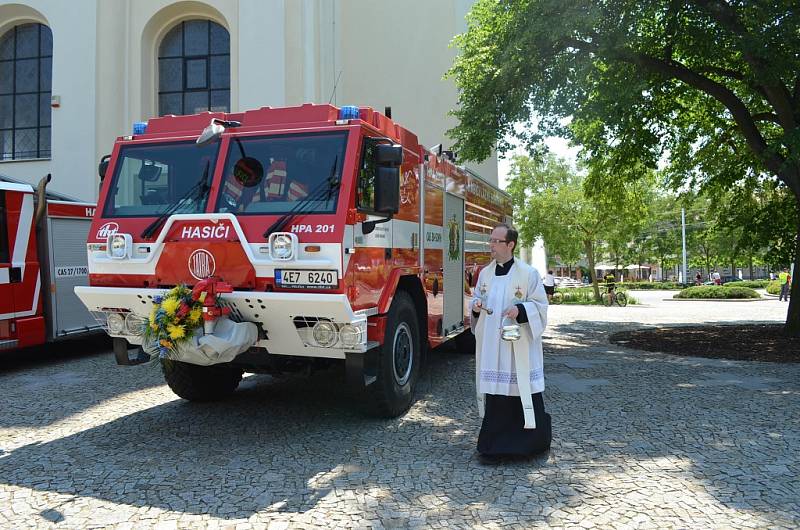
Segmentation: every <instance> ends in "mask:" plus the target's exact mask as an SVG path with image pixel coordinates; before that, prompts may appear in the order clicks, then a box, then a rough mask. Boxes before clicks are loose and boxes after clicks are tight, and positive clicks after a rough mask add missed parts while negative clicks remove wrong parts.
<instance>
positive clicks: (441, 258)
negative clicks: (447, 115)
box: [75, 104, 511, 416]
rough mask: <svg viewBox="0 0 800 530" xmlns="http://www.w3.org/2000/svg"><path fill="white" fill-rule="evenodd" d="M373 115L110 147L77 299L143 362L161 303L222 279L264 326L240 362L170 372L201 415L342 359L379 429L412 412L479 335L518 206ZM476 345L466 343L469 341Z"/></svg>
mask: <svg viewBox="0 0 800 530" xmlns="http://www.w3.org/2000/svg"><path fill="white" fill-rule="evenodd" d="M451 158H452V157H448V154H447V153H444V152H441V150H438V151H436V152H432V151H430V150H428V149H426V148H424V147H423V146H421V145H420V144H419V142H418V140H417V137H416V136H415V135H414V134H413V133H412V132H410V131H408V130H406V129H404V128H403V127H401V126H399V125H398V124H396V123H395V122H394V121H393V120H391V119H390V118H388V117H387V116H385V115H384V114H381V113H379V112H376V111H374V110H373V109H371V108H369V107H361V108H358V107H342V108H337V107H335V106H332V105H312V104H306V105H302V106H298V107H287V108H270V107H263V108H260V109H256V110H251V111H247V112H242V113H228V114H224V113H202V114H197V115H192V116H164V117H160V118H154V119H151V120H149V122H147V123H146V124H144V123H143V124H140V125H137V128H136V130H135V132H134V134H133V135H131V136H125V137H120V138H118V139H117V141H116V143H115V145H114V149H113V152H112V154H111V156H110V159H108V161H107V165H106V164H105V163H104V164H101V172H102V173H103V174H104V175H105V178H104V180H103V184H102V188H101V192H100V200H99V204H98V208H97V213H96V215H95V217H94V220H93V224H92V227H91V230H90V231H89V238H88V242H87V255H88V264H89V265H88V266H89V285H88V286H83V287H77V288H76V289H75V292H76V294H77V295H78V296H79V297H80V299H81V300H82V301H83V302H84V304H86V307H87V308H88V309H89V310H90V311H92V312H93V314H94V315H95V316H96V318H97V320H98V322H100V323H101V324H102V325H103V326H104V327H105V329H106V330H107V332H108V333H109V334H110V335H111V336H112V337H114V342H115V354H116V358H117V362H118V363H120V364H137V363H139V362H143V361H145V360H147V359H149V356H147V355H145V354H144V353H143V352H141V351H139V350H138V349H137V347H138V346H140V345H141V344H142V330H143V327H144V325H145V322H146V319H147V315H148V314H149V313H150V310H151V308H152V304H153V299H154V297H156V296H157V295H159V294H161V293H163V292H164V291H165V290H166V289H169V288H171V287H173V286H175V285H177V284H187V285H189V286H190V287H191V286H192V285H194V284H196V283H197V282H198V281H201V280H204V279H206V278H209V277H218V278H221V279H223V280H224V281H225V282H226V283H227V284H229V285H231V286H232V287H233V292H231V293H227V294H224V295H223V296H222V298H221V300H222V302H221V303H222V304H223V305H224V306H226V307H228V308H229V309H230V310H231V313H230V318H231V319H232V320H234V321H240V322H252V323H255V324H256V325H257V326H258V327H259V337H258V340H257V341H256V342H255V344H253V345H252V347H251V348H250V349H249V350H248V351H246V352H245V353H243V354H241V355H239V356H238V357H236V358H235V359H234V361H233V362H231V363H224V364H216V365H211V366H199V365H193V364H190V363H185V362H178V361H174V360H170V359H163V360H162V368H163V372H164V375H165V379H166V381H167V383H168V384H169V385H170V387H171V388H172V389H173V391H175V392H176V393H177V394H178V395H179V396H181V397H184V398H186V399H190V400H208V399H213V398H218V397H222V396H224V395H226V394H228V393H230V392H232V391H233V390H235V388H236V387H237V385H238V383H239V381H240V380H241V377H242V373H243V372H245V371H247V372H273V373H274V372H281V371H287V370H291V369H297V368H299V367H307V366H308V365H312V366H324V365H327V364H330V363H332V362H341V361H344V364H345V367H346V371H347V377H348V380H349V381H351V382H353V383H355V384H358V385H360V386H365V387H366V389H367V391H368V392H369V393H370V394H371V398H370V399H368V400H367V401H368V402H369V403H371V404H372V405H374V407H375V408H376V410H377V412H379V413H380V414H381V415H384V416H397V415H399V414H401V413H403V412H404V411H405V410H407V409H408V407H409V406H410V405H411V403H412V400H413V389H414V385H415V383H416V381H417V379H418V377H419V371H420V369H421V364H422V363H421V360H422V356H423V355H424V354H425V352H427V351H428V349H429V348H431V347H433V346H437V345H438V344H440V343H442V342H444V341H445V340H448V339H450V338H455V337H457V336H458V335H459V334H461V333H462V332H464V330H465V329H466V330H467V333H469V331H468V318H469V315H468V311H467V307H468V303H467V301H468V299H469V297H470V292H471V288H472V287H474V280H476V279H477V273H478V271H479V269H480V267H482V266H483V265H485V264H486V263H488V262H489V261H490V258H489V251H488V239H489V233H490V232H491V230H492V228H493V227H494V225H495V224H496V223H498V222H502V221H507V220H508V219H510V213H511V211H510V210H511V209H510V201H509V198H508V196H507V195H506V194H505V193H503V192H501V191H500V190H498V189H497V188H495V187H494V186H492V185H490V184H488V183H487V182H485V181H483V180H482V179H481V178H480V177H478V176H477V175H475V174H472V173H470V172H468V171H466V170H465V169H463V168H461V167H458V166H457V165H455V164H454V162H453V161H452V159H451ZM467 342H468V341H467Z"/></svg>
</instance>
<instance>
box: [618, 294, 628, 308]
mask: <svg viewBox="0 0 800 530" xmlns="http://www.w3.org/2000/svg"><path fill="white" fill-rule="evenodd" d="M617 305H618V306H620V307H625V306H626V305H628V297H627V296H625V293H617Z"/></svg>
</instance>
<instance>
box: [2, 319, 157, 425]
mask: <svg viewBox="0 0 800 530" xmlns="http://www.w3.org/2000/svg"><path fill="white" fill-rule="evenodd" d="M162 384H164V381H163V378H162V377H161V375H160V371H159V370H157V369H149V368H148V367H121V366H118V365H117V364H116V362H115V361H114V354H113V353H112V352H111V340H110V339H109V338H108V336H106V335H105V334H100V335H95V336H91V337H88V338H81V339H71V340H66V341H62V342H56V343H52V344H48V345H44V346H38V347H35V348H27V349H25V350H20V351H14V352H5V353H2V354H0V392H2V395H3V406H2V407H0V426H2V427H31V428H37V427H45V426H48V425H51V424H53V423H56V422H58V421H60V420H63V419H65V418H67V417H69V416H72V415H74V414H78V413H80V412H83V411H85V410H86V409H88V408H90V407H93V406H95V405H98V404H100V403H103V402H105V401H107V400H109V399H112V398H114V397H116V396H119V395H121V394H125V393H128V392H133V391H136V390H141V389H144V388H149V387H153V386H158V385H162Z"/></svg>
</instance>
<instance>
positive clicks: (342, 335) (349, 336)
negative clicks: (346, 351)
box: [339, 324, 361, 348]
mask: <svg viewBox="0 0 800 530" xmlns="http://www.w3.org/2000/svg"><path fill="white" fill-rule="evenodd" d="M339 339H340V340H341V341H342V346H344V347H345V348H352V347H354V346H357V345H358V344H361V330H360V329H358V328H357V327H355V326H354V325H352V324H345V325H344V326H342V329H340V330H339Z"/></svg>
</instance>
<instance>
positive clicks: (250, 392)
mask: <svg viewBox="0 0 800 530" xmlns="http://www.w3.org/2000/svg"><path fill="white" fill-rule="evenodd" d="M636 296H637V297H639V298H640V300H641V302H642V304H640V305H634V306H629V307H627V308H602V307H575V306H556V307H553V308H551V313H550V325H549V327H548V330H547V332H546V340H545V357H546V379H547V385H548V386H547V391H546V394H545V396H546V397H545V402H546V405H547V407H548V410H549V411H550V412H551V414H552V415H553V430H554V441H553V448H552V450H551V451H550V453H549V454H548V455H546V456H544V457H541V458H538V459H535V460H532V461H527V462H513V463H508V464H505V465H502V466H498V467H484V466H481V465H480V464H478V463H477V461H476V460H475V456H474V450H475V449H474V447H475V442H476V436H477V432H478V428H479V422H478V419H477V414H476V412H475V408H474V394H473V385H474V383H473V381H474V380H473V369H474V368H473V362H472V358H471V357H469V356H466V355H459V354H457V353H440V354H438V355H435V356H432V358H431V360H430V362H429V365H428V367H427V371H426V375H425V377H424V379H423V380H422V383H421V389H420V392H419V400H418V401H417V403H416V404H415V406H414V407H413V408H412V410H411V411H410V412H409V413H408V414H407V415H405V416H404V417H402V418H400V419H397V420H392V421H384V420H380V421H378V420H374V419H370V418H367V417H365V416H364V415H363V414H362V413H361V412H360V410H359V408H358V401H359V397H358V394H356V393H355V392H352V391H348V390H345V389H343V387H344V378H343V374H341V373H340V372H338V371H328V372H325V373H318V374H316V375H314V376H312V377H311V378H305V377H303V378H297V377H291V378H287V379H272V378H270V377H267V376H252V377H249V378H247V379H246V380H245V381H244V382H243V384H242V388H241V389H240V390H239V391H238V392H237V393H236V395H235V396H234V397H233V398H232V399H229V400H227V401H225V402H222V403H215V404H192V403H188V402H185V401H182V400H180V399H177V398H176V397H175V396H174V395H173V394H172V393H171V392H170V391H169V389H168V388H167V387H166V386H164V384H163V382H162V379H161V376H160V374H159V372H158V371H157V370H156V369H154V368H152V367H147V366H139V367H131V368H122V367H117V366H115V365H114V363H113V358H112V357H111V354H110V353H107V352H94V353H90V354H87V355H85V356H67V357H63V356H62V357H50V358H44V359H40V360H31V361H22V362H14V363H4V360H3V359H2V358H0V391H1V392H2V396H3V398H2V399H3V401H2V404H3V406H2V407H0V527H2V528H15V529H17V528H28V527H43V528H95V527H117V528H137V529H138V528H159V529H168V528H188V527H192V528H194V527H207V528H231V529H237V530H238V529H246V528H270V529H271V528H287V527H288V528H294V527H298V528H303V527H305V528H311V527H358V528H365V527H373V528H408V527H424V528H440V527H457V528H463V527H485V528H500V527H517V528H530V527H536V526H541V527H544V526H551V527H576V528H577V527H583V528H591V527H598V528H612V527H613V528H617V527H620V528H621V527H626V528H628V527H631V528H656V527H659V528H661V527H685V528H712V527H714V528H720V527H726V528H728V527H739V528H766V527H770V528H780V527H786V528H791V527H795V528H796V527H798V526H800V504H798V503H800V478H798V477H800V457H798V451H797V448H798V447H800V434H799V433H800V428H799V427H800V426H799V425H798V423H800V413H798V411H799V410H800V407H799V405H800V383H798V381H800V377H798V376H800V365H777V364H768V363H743V362H731V361H717V360H709V359H699V358H688V357H670V356H666V355H661V354H653V353H644V352H637V351H633V350H626V349H624V348H620V347H617V346H613V345H609V344H608V342H607V334H608V333H609V332H611V331H614V330H618V329H629V328H633V327H640V326H645V325H652V324H656V323H686V324H695V323H698V322H702V321H706V320H717V321H736V320H741V319H743V320H746V321H764V320H773V321H774V320H781V319H783V318H784V316H785V311H786V305H785V304H781V303H780V302H778V301H777V300H770V301H764V302H752V303H739V304H736V303H716V302H693V303H690V302H662V301H661V299H662V298H663V297H664V294H663V293H655V294H654V293H643V294H641V295H639V294H637V295H636Z"/></svg>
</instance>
